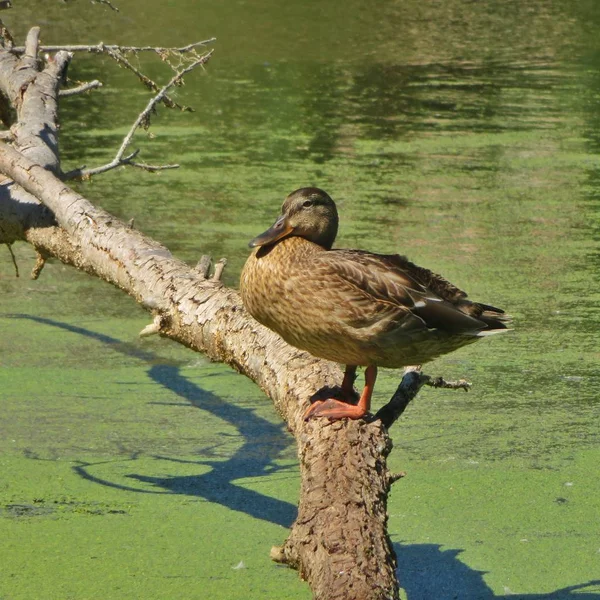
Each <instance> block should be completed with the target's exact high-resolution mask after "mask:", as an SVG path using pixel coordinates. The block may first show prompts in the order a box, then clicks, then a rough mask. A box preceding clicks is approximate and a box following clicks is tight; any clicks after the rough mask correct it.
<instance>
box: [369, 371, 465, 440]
mask: <svg viewBox="0 0 600 600" xmlns="http://www.w3.org/2000/svg"><path fill="white" fill-rule="evenodd" d="M424 385H428V386H431V387H436V388H448V389H454V390H456V389H463V390H465V391H468V390H469V388H470V387H471V384H470V383H469V382H468V381H465V380H464V379H459V380H458V381H446V380H445V379H443V378H442V377H431V376H430V375H426V374H425V373H423V372H422V371H421V367H406V369H405V370H404V376H403V377H402V381H401V382H400V385H399V386H398V389H397V390H396V391H395V392H394V395H393V396H392V398H391V400H390V401H389V402H388V403H387V404H386V405H385V406H382V407H381V408H380V409H379V411H378V412H377V414H376V415H375V420H377V419H379V420H381V422H382V423H383V424H384V425H385V427H386V428H388V429H389V428H390V427H391V426H392V425H393V424H394V423H395V422H396V421H397V420H398V419H399V418H400V416H401V415H402V413H403V412H404V411H405V410H406V407H407V406H408V405H409V404H410V402H411V400H413V398H414V397H415V396H416V395H417V394H418V393H419V390H420V389H421V388H422V387H423V386H424Z"/></svg>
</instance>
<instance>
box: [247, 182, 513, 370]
mask: <svg viewBox="0 0 600 600" xmlns="http://www.w3.org/2000/svg"><path fill="white" fill-rule="evenodd" d="M336 233H337V211H336V208H335V204H334V203H333V201H332V200H331V198H329V196H328V195H327V194H326V193H325V192H323V191H322V190H319V189H318V188H302V189H300V190H297V191H295V192H293V193H292V194H290V195H289V196H288V198H287V199H286V200H285V202H284V204H283V207H282V215H281V217H280V218H279V219H278V220H277V222H276V223H275V225H273V227H272V228H271V229H269V230H268V231H266V232H265V233H264V234H262V235H261V236H259V237H257V238H255V240H253V241H252V242H251V245H254V246H257V247H256V248H255V250H254V251H253V252H252V254H251V256H250V257H249V258H248V260H247V262H246V265H245V267H244V270H243V272H242V276H241V282H240V292H241V295H242V299H243V302H244V305H245V306H246V308H247V309H248V311H249V312H250V314H252V316H254V318H255V319H256V320H257V321H259V322H260V323H262V324H263V325H265V326H267V327H269V328H270V329H272V330H274V331H276V332H277V333H279V335H281V337H282V338H283V339H284V340H286V341H287V342H288V343H289V344H291V345H293V346H296V347H297V348H301V349H303V350H307V351H308V352H310V353H311V354H313V355H315V356H318V357H321V358H324V359H327V360H331V361H336V362H339V363H343V364H345V365H350V366H370V365H372V366H382V367H396V368H398V367H404V366H407V365H414V364H422V363H424V362H427V361H430V360H432V359H434V358H436V357H437V356H439V355H441V354H445V353H448V352H451V351H452V350H455V349H457V348H460V347H461V346H464V345H466V344H469V343H472V342H474V341H476V340H477V339H478V338H479V337H482V336H484V335H486V334H489V333H492V332H498V331H501V330H506V322H507V320H508V318H507V317H506V315H505V314H504V313H503V311H502V310H500V309H497V308H494V307H492V306H487V305H485V304H478V303H476V302H471V301H470V300H468V299H467V295H466V294H465V293H464V292H463V291H461V290H459V289H458V288H457V287H455V286H453V285H452V284H451V283H449V282H448V281H446V280H445V279H444V278H442V277H440V276H439V275H436V274H434V273H432V272H431V271H428V270H427V269H423V268H421V267H418V266H416V265H414V264H413V263H411V262H409V261H408V260H407V259H406V258H404V257H402V256H398V255H381V254H373V253H370V252H364V251H361V250H331V249H330V248H331V245H332V244H333V241H334V239H335V235H336Z"/></svg>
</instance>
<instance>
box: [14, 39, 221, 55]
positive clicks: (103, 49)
mask: <svg viewBox="0 0 600 600" xmlns="http://www.w3.org/2000/svg"><path fill="white" fill-rule="evenodd" d="M216 39H217V38H210V39H208V40H203V41H201V42H194V43H192V44H188V45H187V46H182V47H181V48H165V47H162V46H119V45H117V44H104V43H103V42H99V43H98V44H63V45H52V46H40V47H39V51H40V52H59V51H60V50H66V51H67V52H92V53H94V54H108V52H110V51H116V52H121V53H127V52H156V53H157V54H164V53H165V52H173V53H179V54H185V53H187V52H190V51H192V50H194V49H195V48H198V47H199V46H207V45H208V44H212V43H213V42H215V41H216ZM11 52H13V53H14V54H23V53H24V52H25V46H15V47H13V48H11Z"/></svg>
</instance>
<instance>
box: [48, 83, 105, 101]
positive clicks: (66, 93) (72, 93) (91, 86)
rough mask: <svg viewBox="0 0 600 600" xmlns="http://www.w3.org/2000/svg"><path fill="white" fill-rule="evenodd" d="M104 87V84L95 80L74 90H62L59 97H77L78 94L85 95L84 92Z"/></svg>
mask: <svg viewBox="0 0 600 600" xmlns="http://www.w3.org/2000/svg"><path fill="white" fill-rule="evenodd" d="M99 87H102V82H101V81H98V80H97V79H94V80H93V81H88V82H87V83H82V84H81V85H78V86H77V87H74V88H69V89H67V90H60V91H59V93H58V95H59V96H60V97H61V98H64V97H66V96H75V95H76V94H83V93H84V92H89V91H90V90H94V89H96V88H99Z"/></svg>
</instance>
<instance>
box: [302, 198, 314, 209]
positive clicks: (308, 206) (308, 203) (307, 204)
mask: <svg viewBox="0 0 600 600" xmlns="http://www.w3.org/2000/svg"><path fill="white" fill-rule="evenodd" d="M313 204H314V202H313V201H312V200H305V201H304V203H303V204H302V206H304V208H310V207H311V206H312V205H313Z"/></svg>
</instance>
